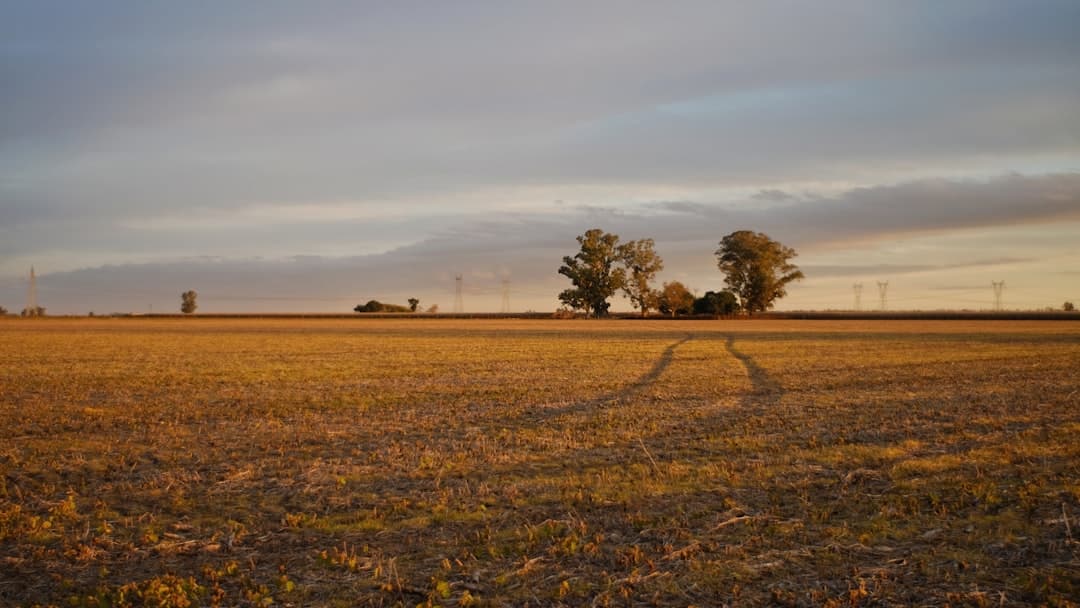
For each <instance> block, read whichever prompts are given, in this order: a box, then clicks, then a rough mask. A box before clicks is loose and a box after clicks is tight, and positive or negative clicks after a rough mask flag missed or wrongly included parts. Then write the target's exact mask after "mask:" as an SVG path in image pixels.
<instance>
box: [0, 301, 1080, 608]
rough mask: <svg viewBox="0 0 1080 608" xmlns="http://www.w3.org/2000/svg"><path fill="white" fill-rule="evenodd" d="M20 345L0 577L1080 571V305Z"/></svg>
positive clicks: (475, 588)
mask: <svg viewBox="0 0 1080 608" xmlns="http://www.w3.org/2000/svg"><path fill="white" fill-rule="evenodd" d="M0 347H2V350H3V353H4V363H3V365H2V366H0V605H19V606H32V605H57V606H206V605H220V606H236V605H242V606H270V605H275V606H281V605H284V606H327V605H328V606H353V605H376V606H394V605H405V606H415V605H451V606H459V605H460V606H468V605H473V606H524V605H530V606H549V605H567V606H638V605H662V606H720V605H733V606H757V605H781V606H785V605H789V606H861V605H946V604H948V605H954V606H991V605H992V606H999V605H1009V606H1011V605H1033V606H1036V605H1049V606H1077V605H1078V604H1077V602H1078V600H1077V598H1078V597H1080V392H1078V391H1080V323H1075V322H1053V321H1044V322H1004V321H976V322H952V321H918V322H908V321H776V320H767V321H745V320H740V321H685V322H673V321H631V320H617V321H599V322H596V321H582V320H578V321H572V320H571V321H554V320H530V321H524V320H520V321H515V320H438V319H403V320H386V319H367V320H365V319H342V320H311V319H306V320H255V319H228V320H212V319H198V318H194V319H81V320H76V319H34V320H17V319H10V320H0Z"/></svg>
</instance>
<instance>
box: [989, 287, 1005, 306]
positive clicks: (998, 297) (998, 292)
mask: <svg viewBox="0 0 1080 608" xmlns="http://www.w3.org/2000/svg"><path fill="white" fill-rule="evenodd" d="M990 284H991V285H993V286H994V310H1001V292H1003V291H1005V281H991V282H990Z"/></svg>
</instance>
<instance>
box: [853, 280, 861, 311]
mask: <svg viewBox="0 0 1080 608" xmlns="http://www.w3.org/2000/svg"><path fill="white" fill-rule="evenodd" d="M851 288H852V289H854V290H855V310H862V283H855V284H854V285H852V286H851Z"/></svg>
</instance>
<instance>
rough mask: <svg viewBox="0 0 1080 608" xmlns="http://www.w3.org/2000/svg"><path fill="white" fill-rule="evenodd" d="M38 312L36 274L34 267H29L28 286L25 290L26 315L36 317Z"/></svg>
mask: <svg viewBox="0 0 1080 608" xmlns="http://www.w3.org/2000/svg"><path fill="white" fill-rule="evenodd" d="M37 314H38V300H37V275H36V274H34V267H33V266H31V267H30V286H29V287H28V288H27V290H26V316H28V317H36V316H37Z"/></svg>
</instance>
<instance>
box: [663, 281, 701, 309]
mask: <svg viewBox="0 0 1080 608" xmlns="http://www.w3.org/2000/svg"><path fill="white" fill-rule="evenodd" d="M659 310H660V312H662V313H663V314H665V315H671V316H673V317H674V316H675V315H688V314H690V313H691V312H693V311H694V294H692V293H690V290H689V289H687V288H686V285H683V284H682V283H680V282H679V281H671V282H670V283H664V287H663V289H661V290H660V301H659Z"/></svg>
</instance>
